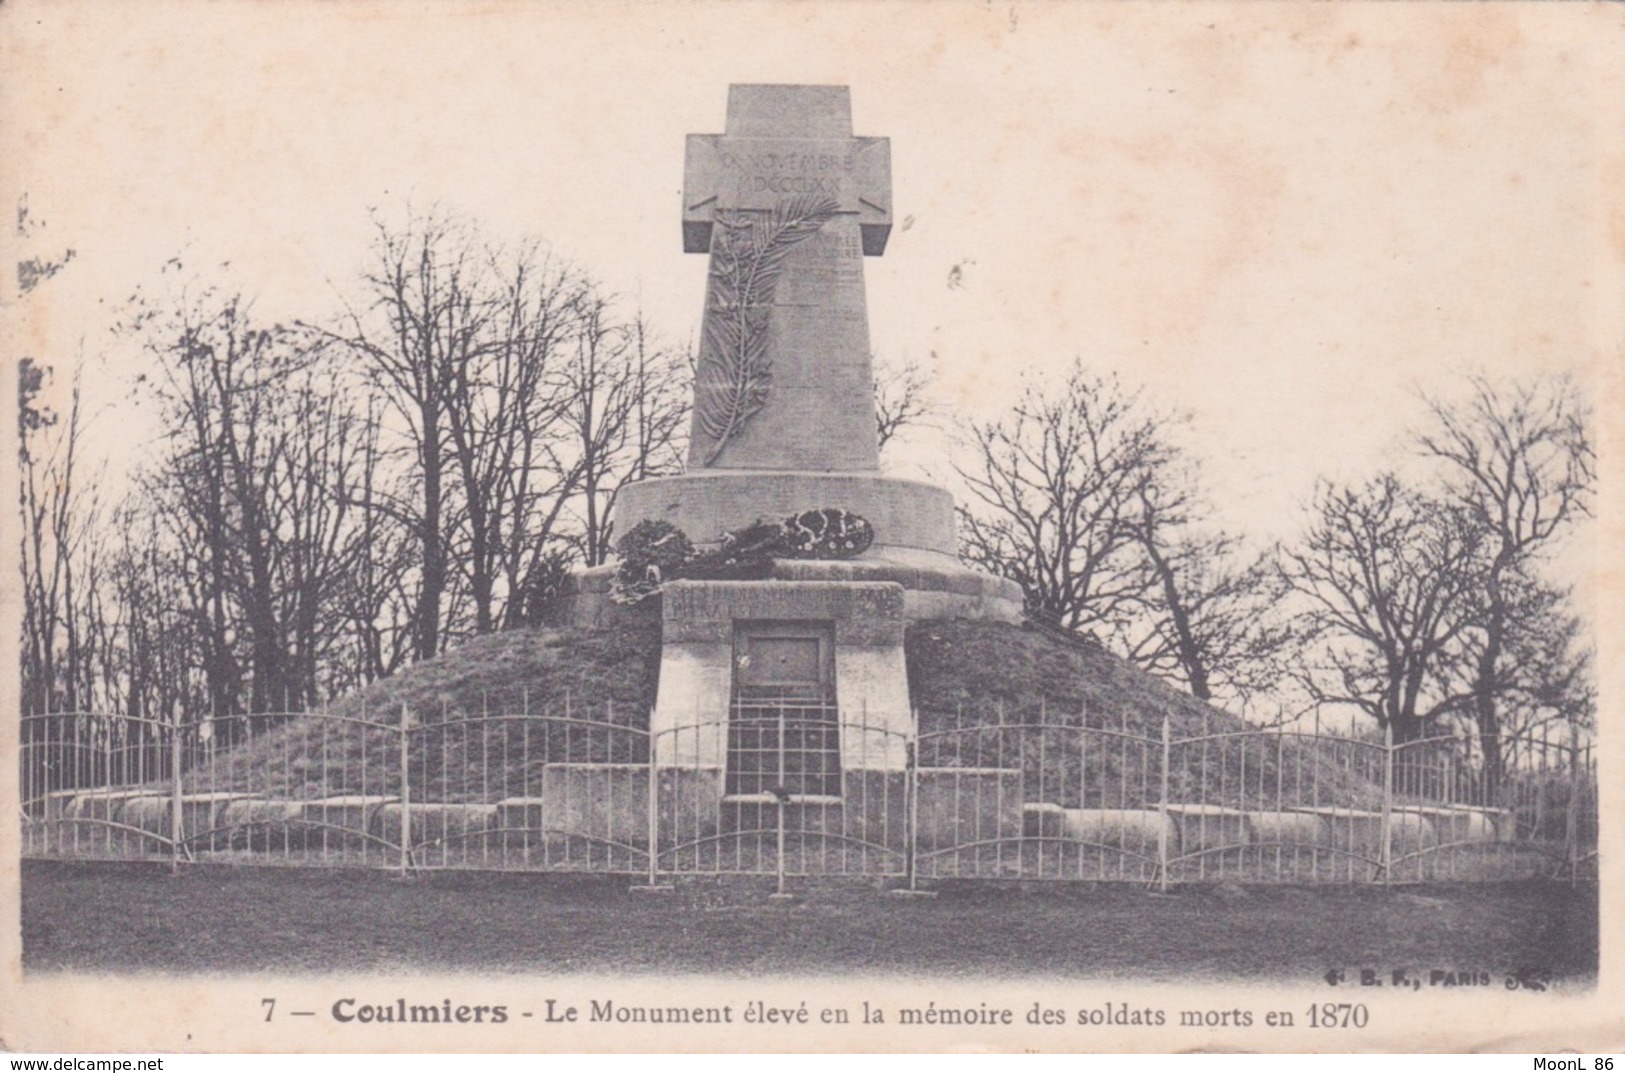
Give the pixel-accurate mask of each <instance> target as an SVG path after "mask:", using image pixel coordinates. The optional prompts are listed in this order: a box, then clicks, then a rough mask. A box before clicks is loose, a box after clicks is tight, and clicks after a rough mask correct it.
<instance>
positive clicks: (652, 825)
mask: <svg viewBox="0 0 1625 1073" xmlns="http://www.w3.org/2000/svg"><path fill="white" fill-rule="evenodd" d="M654 721H655V720H654V713H653V712H650V713H649V726H650V727H651V730H650V731H649V734H648V742H649V814H648V817H647V819H648V822H649V888H650V889H651V890H653V889H654V887H655V884H656V879H657V876H658V874H659V871H660V787H659V782H660V769H659V768H657V767H655V752H656V749H655V735H654V731H653V729H652V728H653V726H654Z"/></svg>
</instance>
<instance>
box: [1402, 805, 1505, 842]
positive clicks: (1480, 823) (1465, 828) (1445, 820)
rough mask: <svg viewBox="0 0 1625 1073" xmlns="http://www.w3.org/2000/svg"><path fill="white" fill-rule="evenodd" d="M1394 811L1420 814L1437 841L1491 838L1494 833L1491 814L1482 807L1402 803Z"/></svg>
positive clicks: (1491, 840) (1491, 839) (1479, 840)
mask: <svg viewBox="0 0 1625 1073" xmlns="http://www.w3.org/2000/svg"><path fill="white" fill-rule="evenodd" d="M1394 812H1395V814H1396V815H1397V814H1399V813H1405V814H1406V815H1415V816H1421V817H1422V818H1423V819H1425V820H1426V821H1427V822H1428V823H1429V824H1431V825H1432V827H1433V835H1434V839H1435V842H1436V843H1437V844H1439V845H1449V844H1451V843H1456V842H1494V841H1495V840H1496V837H1497V836H1496V827H1495V823H1494V820H1493V819H1492V814H1491V813H1489V812H1488V810H1485V809H1477V808H1455V807H1449V806H1438V807H1418V806H1414V805H1405V806H1400V807H1396V808H1395V809H1394Z"/></svg>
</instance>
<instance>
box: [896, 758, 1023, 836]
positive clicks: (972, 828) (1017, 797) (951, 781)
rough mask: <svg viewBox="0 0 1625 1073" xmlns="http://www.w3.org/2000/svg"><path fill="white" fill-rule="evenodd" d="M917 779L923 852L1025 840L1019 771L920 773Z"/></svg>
mask: <svg viewBox="0 0 1625 1073" xmlns="http://www.w3.org/2000/svg"><path fill="white" fill-rule="evenodd" d="M915 775H916V778H917V779H918V790H917V791H916V794H917V796H916V805H915V816H916V830H915V841H916V844H917V846H918V848H919V850H920V851H922V852H932V851H936V850H942V849H948V848H951V847H955V846H965V845H970V844H973V843H983V842H993V841H1002V840H1018V839H1020V838H1021V835H1022V830H1023V821H1022V808H1021V806H1022V801H1021V772H1020V771H1018V770H1016V769H1014V768H920V769H918V771H916V773H915Z"/></svg>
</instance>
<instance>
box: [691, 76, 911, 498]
mask: <svg viewBox="0 0 1625 1073" xmlns="http://www.w3.org/2000/svg"><path fill="white" fill-rule="evenodd" d="M683 188H684V189H683V250H684V252H686V253H709V254H710V255H711V273H710V278H709V281H708V284H707V288H706V303H705V330H704V332H703V333H702V336H701V344H700V355H699V363H698V366H697V374H696V380H695V399H694V402H695V406H694V420H693V433H692V437H691V440H690V444H691V446H690V448H689V468H690V470H691V471H693V470H695V469H696V468H701V467H710V468H715V469H754V470H773V471H812V472H863V471H873V470H876V469H877V468H878V467H879V450H878V447H877V445H876V436H875V416H874V396H873V375H874V374H873V371H872V368H871V361H870V354H869V319H868V310H867V306H866V303H865V300H864V287H863V260H862V259H863V256H864V255H868V256H871V257H878V256H879V255H880V254H881V253H883V252H884V251H885V249H886V239H887V237H888V236H889V235H890V233H891V145H890V141H889V139H886V138H855V137H853V136H852V109H851V102H850V97H849V94H848V91H847V88H846V87H845V86H771V85H736V86H731V87H729V90H728V121H727V132H726V133H724V134H691V135H689V137H688V157H687V162H686V167H685V174H684V182H683ZM841 505H842V504H809V506H810V507H811V506H841Z"/></svg>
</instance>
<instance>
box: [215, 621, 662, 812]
mask: <svg viewBox="0 0 1625 1073" xmlns="http://www.w3.org/2000/svg"><path fill="white" fill-rule="evenodd" d="M659 660H660V623H659V620H658V619H657V618H655V617H654V616H646V617H644V618H641V619H635V620H633V621H630V622H629V623H628V625H626V626H624V627H623V628H619V629H615V630H568V629H547V628H536V629H524V630H511V631H507V632H503V633H495V634H489V635H487V636H484V637H479V638H476V639H474V640H472V641H470V642H468V643H467V644H465V645H463V646H462V647H460V648H457V649H454V650H452V651H450V652H446V653H444V654H442V655H440V656H437V657H436V658H434V659H430V660H424V661H423V662H422V663H417V664H414V665H413V666H411V667H408V668H406V669H405V670H403V671H401V672H400V673H398V674H395V675H393V676H392V677H390V678H386V679H383V680H381V681H378V682H374V683H373V684H372V685H370V686H368V687H367V688H366V689H363V690H359V691H357V692H355V693H352V694H350V695H348V696H346V697H344V698H342V699H340V700H338V701H336V702H334V703H333V704H332V705H331V706H330V707H329V708H328V709H326V710H325V711H323V712H317V713H311V714H309V715H304V716H298V717H295V718H293V719H291V720H288V721H286V722H283V723H282V725H279V726H276V727H274V728H268V729H265V730H264V732H262V733H256V734H255V736H254V737H252V738H251V739H250V740H249V741H247V742H245V743H244V744H243V745H241V746H239V747H237V748H235V749H232V750H230V751H229V752H225V753H222V754H220V755H218V756H215V757H213V758H212V760H210V761H209V762H207V763H205V764H201V765H198V766H196V767H194V769H193V770H192V771H191V772H190V774H189V776H188V778H187V780H186V789H187V791H188V792H191V791H192V790H194V789H195V790H201V791H209V790H225V791H237V792H249V793H255V794H263V795H266V796H270V797H278V798H292V799H296V800H309V799H314V798H321V797H330V796H336V795H342V794H390V795H393V794H397V793H399V792H400V790H399V787H400V733H399V731H398V730H397V729H395V728H396V727H398V726H399V725H400V720H401V712H402V711H403V710H405V711H406V712H408V713H410V719H411V725H412V726H414V727H416V728H417V729H415V730H414V731H413V732H412V733H411V734H409V735H408V738H407V746H408V756H409V765H410V768H409V770H410V772H411V779H412V783H413V785H414V787H415V788H416V789H415V790H414V796H416V797H418V799H419V800H426V799H430V798H432V799H435V800H441V801H470V800H485V799H489V800H496V799H497V798H499V797H506V796H513V795H524V794H527V793H529V792H533V791H534V790H535V788H536V786H537V784H538V781H539V780H538V777H537V770H536V769H538V768H539V767H540V765H542V764H544V763H548V762H553V761H564V760H574V761H598V762H608V761H627V760H640V759H646V758H647V755H648V753H647V750H646V747H645V746H644V738H643V735H641V734H639V733H636V731H637V730H641V729H643V728H646V727H647V726H648V723H649V710H650V709H651V708H652V707H653V705H654V697H655V686H656V684H657V681H658V677H659V670H660V664H659ZM616 727H621V728H626V731H624V732H617V731H616V730H615V729H613V728H616Z"/></svg>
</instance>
